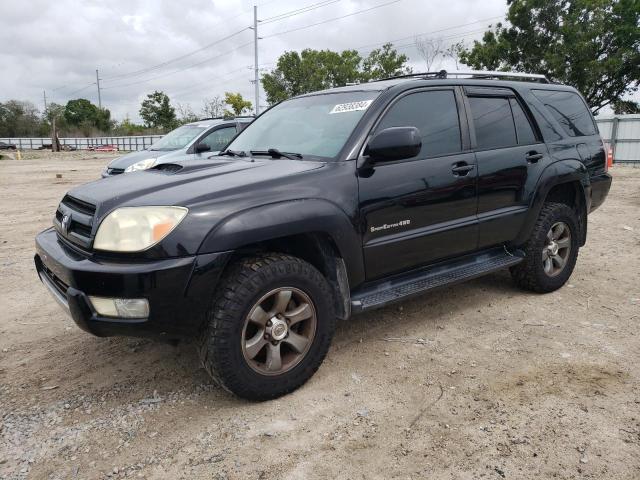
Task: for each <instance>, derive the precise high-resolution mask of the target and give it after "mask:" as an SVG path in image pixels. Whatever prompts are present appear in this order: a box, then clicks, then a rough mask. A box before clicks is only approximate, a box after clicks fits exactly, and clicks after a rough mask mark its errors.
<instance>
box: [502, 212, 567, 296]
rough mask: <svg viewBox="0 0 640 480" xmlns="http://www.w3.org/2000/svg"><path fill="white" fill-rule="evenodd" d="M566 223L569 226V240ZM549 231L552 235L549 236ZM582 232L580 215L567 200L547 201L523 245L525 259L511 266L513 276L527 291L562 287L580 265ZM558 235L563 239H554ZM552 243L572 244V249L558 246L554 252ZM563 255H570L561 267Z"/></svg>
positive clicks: (542, 291) (545, 291)
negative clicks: (566, 249) (579, 250)
mask: <svg viewBox="0 0 640 480" xmlns="http://www.w3.org/2000/svg"><path fill="white" fill-rule="evenodd" d="M562 226H564V227H565V228H566V229H568V235H569V237H568V239H567V237H566V235H567V233H566V231H564V230H562ZM552 228H553V230H552ZM557 232H562V233H560V234H558V233H557ZM549 234H550V235H551V236H548V235H549ZM579 234H580V230H579V228H578V217H577V216H576V213H575V212H574V211H573V210H572V209H571V207H569V206H568V205H565V204H564V203H546V204H544V206H543V207H542V210H541V211H540V215H539V216H538V220H537V221H536V224H535V226H534V228H533V231H532V232H531V236H530V237H529V240H528V241H527V243H526V244H525V245H524V246H523V247H524V252H525V254H526V255H525V259H524V260H523V261H522V262H521V263H519V264H518V265H516V266H515V267H512V268H511V276H512V277H513V279H514V280H515V282H516V284H517V285H518V286H519V287H521V288H524V289H525V290H531V291H533V292H537V293H548V292H553V291H554V290H557V289H559V288H560V287H562V286H563V285H564V284H565V283H566V281H567V280H568V279H569V277H570V276H571V274H572V273H573V269H574V267H575V265H576V260H577V258H578V249H579ZM554 236H559V237H560V238H558V239H556V240H553V237H554ZM552 242H555V245H568V248H569V249H568V251H566V252H565V251H564V249H563V248H560V249H559V250H558V249H556V250H555V252H556V253H557V255H550V254H551V253H553V251H554V250H552V247H553V246H554V245H553V243H552ZM562 255H564V256H565V257H566V258H565V259H564V265H563V266H562V267H561V268H560V267H559V266H558V265H559V264H560V263H561V261H559V260H558V261H556V257H557V256H560V257H561V256H562ZM545 258H546V260H545ZM549 263H551V268H549Z"/></svg>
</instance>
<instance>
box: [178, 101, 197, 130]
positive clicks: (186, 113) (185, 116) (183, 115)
mask: <svg viewBox="0 0 640 480" xmlns="http://www.w3.org/2000/svg"><path fill="white" fill-rule="evenodd" d="M176 110H177V111H178V123H179V124H180V125H184V124H185V123H191V122H197V121H198V120H199V117H198V116H197V115H196V114H195V113H194V112H193V109H192V108H191V105H188V104H184V105H183V104H182V103H178V104H177V105H176Z"/></svg>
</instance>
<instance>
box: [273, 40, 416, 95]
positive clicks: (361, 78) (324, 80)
mask: <svg viewBox="0 0 640 480" xmlns="http://www.w3.org/2000/svg"><path fill="white" fill-rule="evenodd" d="M407 60H408V59H407V57H406V56H405V55H399V54H398V53H397V51H396V50H394V49H393V48H392V45H391V44H387V45H384V46H383V47H382V48H380V49H376V50H373V51H372V52H371V53H370V54H369V55H368V56H367V57H366V58H364V59H363V58H362V56H360V54H359V53H358V52H357V51H356V50H344V51H342V52H333V51H331V50H311V49H305V50H303V51H302V52H300V53H298V52H285V53H284V54H282V55H281V56H280V58H278V62H277V64H276V68H275V69H274V70H272V71H271V72H269V73H265V74H264V75H263V76H262V87H263V88H264V91H265V93H266V94H267V101H268V102H269V103H270V104H273V103H276V102H280V101H282V100H285V99H287V98H289V97H292V96H295V95H301V94H303V93H308V92H314V91H317V90H323V89H326V88H332V87H340V86H344V85H346V84H347V83H357V82H366V81H369V80H374V79H379V78H384V77H387V76H390V75H395V74H398V73H405V72H408V71H409V69H408V68H407V67H406V66H405V64H406V62H407Z"/></svg>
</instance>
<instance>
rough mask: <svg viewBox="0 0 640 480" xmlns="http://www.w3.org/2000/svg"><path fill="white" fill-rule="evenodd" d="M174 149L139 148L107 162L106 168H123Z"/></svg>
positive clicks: (168, 153) (163, 155)
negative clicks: (139, 149)
mask: <svg viewBox="0 0 640 480" xmlns="http://www.w3.org/2000/svg"><path fill="white" fill-rule="evenodd" d="M175 153H176V152H175V151H168V152H166V151H160V150H155V151H154V150H141V151H139V152H131V153H128V154H127V155H123V156H122V157H118V158H116V159H115V160H112V161H111V162H109V165H107V167H108V168H122V169H123V170H124V169H125V168H127V167H129V166H131V165H133V164H134V163H137V162H141V161H142V160H147V159H148V158H161V157H165V156H167V155H170V154H175ZM182 153H184V152H182Z"/></svg>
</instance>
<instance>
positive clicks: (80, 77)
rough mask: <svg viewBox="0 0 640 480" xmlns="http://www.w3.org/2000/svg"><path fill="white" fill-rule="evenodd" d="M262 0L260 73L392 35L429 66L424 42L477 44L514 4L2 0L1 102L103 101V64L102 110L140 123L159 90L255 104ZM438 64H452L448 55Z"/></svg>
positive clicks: (414, 61)
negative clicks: (307, 54) (144, 106)
mask: <svg viewBox="0 0 640 480" xmlns="http://www.w3.org/2000/svg"><path fill="white" fill-rule="evenodd" d="M256 1H257V2H258V3H257V5H258V20H259V23H258V35H259V37H260V38H261V39H260V40H259V41H258V65H259V68H260V71H261V72H267V71H270V70H271V69H273V68H274V67H275V62H276V60H277V59H278V57H279V56H280V55H281V54H282V53H284V52H285V51H292V50H295V51H301V50H303V49H305V48H314V49H330V50H338V51H340V50H344V49H357V50H358V51H359V52H360V53H361V54H363V55H366V54H368V53H369V51H371V50H372V49H373V48H377V47H379V46H381V45H382V44H383V43H385V42H392V43H394V45H395V46H396V47H397V48H398V50H399V51H400V52H401V53H404V54H406V55H407V56H408V57H409V61H410V65H411V66H412V67H413V68H414V71H424V70H425V67H424V62H423V61H422V59H421V57H420V55H419V53H418V51H417V49H416V48H415V45H414V39H415V38H416V37H419V38H435V37H441V38H442V39H443V42H444V43H445V44H446V45H448V44H451V43H455V42H457V41H459V40H464V41H465V42H466V43H467V44H471V43H472V42H473V40H474V39H479V38H480V37H481V36H482V32H483V31H484V30H485V29H486V28H487V27H488V26H489V25H490V24H495V23H496V22H498V21H500V20H501V19H503V18H504V15H505V13H506V9H507V6H506V1H505V0H484V1H482V2H478V1H473V0H395V1H394V0H300V1H293V0H251V1H245V0H173V1H168V0H165V1H161V0H139V1H138V0H109V1H97V0H83V1H80V0H56V1H51V0H27V1H25V0H0V65H2V67H0V72H1V74H0V101H5V100H8V99H19V100H28V101H31V102H33V103H34V104H35V105H36V106H37V107H38V108H40V109H41V110H42V109H43V103H44V98H43V92H46V96H47V101H48V102H56V103H60V104H65V103H66V102H67V101H68V100H70V99H74V98H87V99H89V100H91V101H92V102H94V103H96V104H97V103H98V91H97V86H96V69H98V70H99V75H100V79H101V80H100V86H101V96H102V105H103V106H104V107H106V108H108V109H109V110H110V111H111V114H112V118H115V119H117V120H122V119H123V118H125V117H128V118H130V119H131V120H132V121H139V120H140V118H139V114H138V110H139V109H140V103H141V101H142V100H143V99H144V98H145V97H146V95H147V94H148V93H150V92H153V91H154V90H162V91H164V92H165V93H167V94H168V95H169V97H170V99H171V102H172V104H173V105H174V106H176V105H177V104H181V105H183V106H190V107H191V109H192V110H193V111H194V112H195V113H196V114H200V113H201V111H202V106H203V101H204V99H206V98H212V97H214V96H216V95H221V96H223V95H224V92H227V91H231V92H240V93H241V94H242V95H243V96H245V97H246V98H248V99H249V100H251V101H253V100H254V88H253V84H252V83H251V81H252V79H253V75H254V74H253V65H254V48H253V35H254V34H253V30H251V29H250V28H249V27H251V26H252V25H253V5H254V4H255V3H256ZM283 17H286V18H283ZM433 67H434V68H432V69H440V68H447V69H451V70H454V69H455V65H453V64H452V63H451V61H444V62H437V63H436V64H435V65H434V66H433ZM260 104H261V105H266V100H265V96H264V92H261V99H260Z"/></svg>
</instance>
